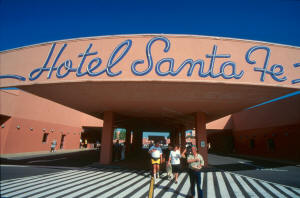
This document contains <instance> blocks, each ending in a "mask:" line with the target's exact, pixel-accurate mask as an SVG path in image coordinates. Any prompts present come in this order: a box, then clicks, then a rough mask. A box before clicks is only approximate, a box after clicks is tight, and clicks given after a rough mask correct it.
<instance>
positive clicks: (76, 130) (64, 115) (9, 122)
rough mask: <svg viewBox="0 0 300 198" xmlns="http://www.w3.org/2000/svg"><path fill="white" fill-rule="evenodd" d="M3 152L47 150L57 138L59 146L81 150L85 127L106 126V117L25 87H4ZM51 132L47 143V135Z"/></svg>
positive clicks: (0, 135) (0, 141)
mask: <svg viewBox="0 0 300 198" xmlns="http://www.w3.org/2000/svg"><path fill="white" fill-rule="evenodd" d="M0 99H1V108H0V117H1V127H0V131H1V132H0V144H1V146H0V153H1V154H9V153H23V152H35V151H47V150H49V149H50V144H51V142H52V141H53V140H56V141H57V146H56V149H59V147H60V143H61V137H62V135H65V139H64V145H63V149H77V148H79V142H80V137H81V132H82V130H83V129H82V126H97V127H102V123H103V122H102V120H100V119H97V118H95V117H92V116H89V115H87V114H84V113H81V112H79V111H76V110H73V109H70V108H68V107H65V106H63V105H60V104H57V103H55V102H52V101H49V100H47V99H44V98H41V97H38V96H35V95H32V94H29V93H27V92H24V91H21V90H0ZM45 133H48V134H49V135H48V138H47V141H46V142H42V140H43V135H44V134H45Z"/></svg>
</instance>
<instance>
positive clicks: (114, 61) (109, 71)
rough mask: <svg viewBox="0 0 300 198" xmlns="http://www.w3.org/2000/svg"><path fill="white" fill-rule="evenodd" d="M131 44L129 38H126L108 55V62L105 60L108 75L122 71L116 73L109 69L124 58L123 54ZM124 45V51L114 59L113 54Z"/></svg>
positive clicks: (118, 73)
mask: <svg viewBox="0 0 300 198" xmlns="http://www.w3.org/2000/svg"><path fill="white" fill-rule="evenodd" d="M131 44H132V41H131V40H126V41H124V42H123V43H121V44H120V45H119V46H117V47H116V49H115V50H114V51H113V53H112V54H111V56H110V57H109V59H108V62H107V67H106V73H107V75H108V76H111V77H114V76H118V75H120V74H121V73H122V71H118V72H117V73H113V72H112V71H111V69H112V68H113V67H114V66H115V65H116V64H117V63H119V62H120V61H121V60H122V59H123V58H124V56H125V55H126V54H127V53H128V51H129V50H130V48H131ZM124 46H125V49H124V51H123V52H122V53H121V55H120V56H119V57H118V58H116V60H114V58H115V56H116V55H117V54H118V52H119V51H120V50H121V49H122V48H123V47H124Z"/></svg>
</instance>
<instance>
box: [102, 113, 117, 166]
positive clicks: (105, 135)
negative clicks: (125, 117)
mask: <svg viewBox="0 0 300 198" xmlns="http://www.w3.org/2000/svg"><path fill="white" fill-rule="evenodd" d="M103 121H104V122H103V130H102V138H101V154H100V163H101V164H110V163H111V162H112V149H113V135H114V129H113V123H114V113H113V112H111V111H106V112H104V120H103Z"/></svg>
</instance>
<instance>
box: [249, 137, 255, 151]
mask: <svg viewBox="0 0 300 198" xmlns="http://www.w3.org/2000/svg"><path fill="white" fill-rule="evenodd" d="M250 148H251V149H254V148H255V140H254V139H251V140H250Z"/></svg>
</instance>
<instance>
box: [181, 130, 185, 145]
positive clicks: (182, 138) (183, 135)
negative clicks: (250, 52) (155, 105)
mask: <svg viewBox="0 0 300 198" xmlns="http://www.w3.org/2000/svg"><path fill="white" fill-rule="evenodd" d="M180 134H181V136H180V138H181V142H180V143H181V145H180V146H181V147H185V145H186V140H185V127H181V128H180Z"/></svg>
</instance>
